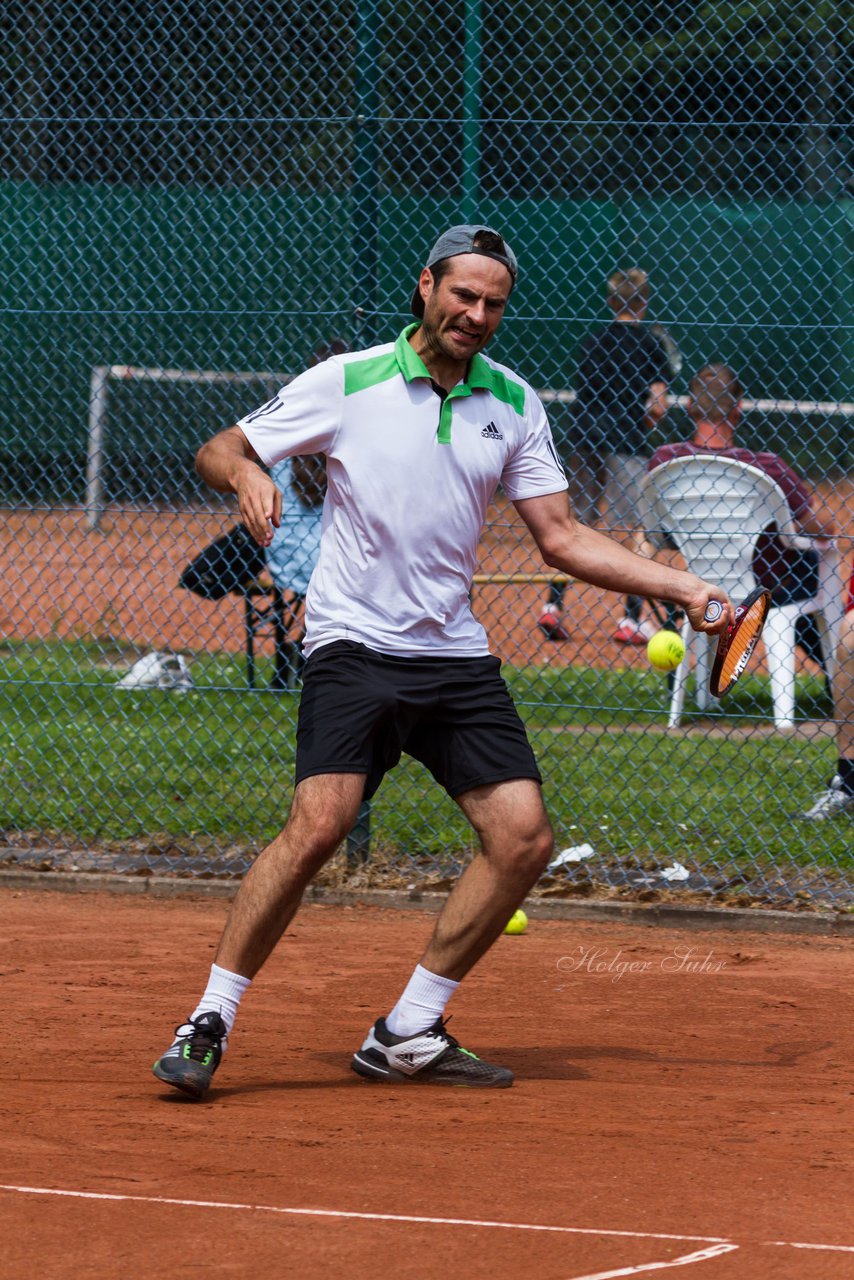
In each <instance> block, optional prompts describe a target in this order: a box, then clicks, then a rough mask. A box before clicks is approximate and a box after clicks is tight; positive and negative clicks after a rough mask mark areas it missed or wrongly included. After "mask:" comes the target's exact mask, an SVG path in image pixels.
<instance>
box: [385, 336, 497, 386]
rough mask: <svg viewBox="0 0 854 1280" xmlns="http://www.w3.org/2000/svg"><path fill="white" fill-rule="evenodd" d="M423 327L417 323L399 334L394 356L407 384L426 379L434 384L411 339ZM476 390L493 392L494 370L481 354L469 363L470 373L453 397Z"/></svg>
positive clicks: (459, 384)
mask: <svg viewBox="0 0 854 1280" xmlns="http://www.w3.org/2000/svg"><path fill="white" fill-rule="evenodd" d="M420 327H421V322H420V321H416V322H415V324H408V325H407V326H406V328H405V329H404V330H403V331H402V332H401V333H399V334H398V336H397V341H396V342H395V344H394V354H395V358H396V360H397V363H398V366H399V368H400V372H401V373H402V374H403V376H404V378H405V379H406V381H407V382H412V381H413V380H414V379H415V378H426V379H427V381H428V382H432V381H433V379H432V378H431V376H430V374H429V372H428V370H427V366H426V365H425V363H424V361H423V360H422V359H421V357H420V356H419V355H418V354H417V352H416V351H415V350H414V348H413V346H412V343H411V342H410V341H409V339H410V338H411V337H412V335H413V333H414V332H415V330H416V329H419V328H420ZM474 390H478V391H480V390H483V391H492V390H493V374H492V369H491V368H490V367H489V365H488V364H487V362H486V361H485V360H484V358H483V356H482V355H481V354H480V352H477V353H476V354H475V355H473V356H472V358H471V360H470V362H469V368H468V373H467V375H466V377H465V379H464V380H463V381H462V382H460V383H457V385H456V386H455V387H454V389H453V391H451V392H450V395H452V396H455V397H456V396H467V395H471V393H472V391H474Z"/></svg>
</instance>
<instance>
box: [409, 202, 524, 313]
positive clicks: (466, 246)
mask: <svg viewBox="0 0 854 1280" xmlns="http://www.w3.org/2000/svg"><path fill="white" fill-rule="evenodd" d="M481 231H488V232H490V234H491V235H494V236H498V238H499V240H500V241H501V243H502V244H503V245H504V252H503V253H497V252H495V250H493V249H481V248H480V246H479V245H476V244H475V239H476V238H477V236H479V235H480V233H481ZM461 253H479V254H481V256H482V257H485V258H494V259H495V261H496V262H502V263H503V264H504V266H505V267H506V268H507V270H508V271H509V272H510V274H511V276H512V277H513V283H514V284H515V283H516V277H517V275H518V274H519V264H518V262H517V261H516V255H515V253H514V252H513V250H512V249H511V248H510V246H509V244H508V243H507V241H506V240H505V239H504V237H503V236H502V235H501V233H500V232H499V231H494V230H493V229H492V227H482V226H472V225H470V224H469V223H465V224H464V225H463V226H460V227H451V228H450V230H449V231H444V232H443V233H442V235H440V236H439V239H438V240H437V241H436V243H435V244H434V245H433V248H432V249H431V250H430V254H429V256H428V258H427V261H426V262H425V263H424V266H425V267H433V266H435V265H436V263H437V262H442V261H443V260H444V259H445V258H456V257H458V256H459V255H460V254H461ZM412 314H413V315H414V316H417V317H418V319H419V320H420V319H421V317H422V316H423V315H424V300H423V298H422V297H421V291H420V289H419V288H418V286H417V285H416V287H415V292H414V294H413V295H412Z"/></svg>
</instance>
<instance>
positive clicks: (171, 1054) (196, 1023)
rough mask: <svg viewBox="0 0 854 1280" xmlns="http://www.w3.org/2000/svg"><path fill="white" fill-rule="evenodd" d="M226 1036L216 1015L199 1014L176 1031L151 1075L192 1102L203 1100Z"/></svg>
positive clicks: (225, 1030) (221, 1021) (222, 1025)
mask: <svg viewBox="0 0 854 1280" xmlns="http://www.w3.org/2000/svg"><path fill="white" fill-rule="evenodd" d="M227 1035H228V1030H227V1028H226V1025H225V1023H224V1022H223V1020H222V1018H221V1017H220V1015H219V1014H218V1013H213V1012H211V1013H200V1014H199V1016H198V1017H197V1018H188V1019H187V1021H186V1022H182V1023H181V1025H180V1026H179V1027H176V1028H175V1040H174V1042H173V1043H172V1044H170V1046H169V1048H168V1049H167V1050H166V1052H165V1053H164V1054H163V1056H162V1057H160V1058H158V1059H157V1061H156V1062H155V1064H154V1066H153V1067H152V1071H153V1072H154V1074H155V1075H156V1076H157V1079H158V1080H162V1081H163V1083H164V1084H171V1085H173V1086H174V1088H176V1089H180V1090H181V1092H182V1093H188V1094H189V1095H190V1097H191V1098H203V1097H204V1096H205V1094H206V1093H207V1091H208V1089H209V1088H210V1083H211V1080H212V1079H213V1074H214V1072H215V1071H216V1069H217V1067H218V1066H219V1063H220V1059H221V1058H222V1050H223V1041H224V1040H225V1039H226V1037H227Z"/></svg>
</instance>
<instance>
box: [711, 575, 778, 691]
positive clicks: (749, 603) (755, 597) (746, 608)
mask: <svg viewBox="0 0 854 1280" xmlns="http://www.w3.org/2000/svg"><path fill="white" fill-rule="evenodd" d="M759 600H762V601H764V604H763V608H762V616H761V617H760V619H759V626H758V627H757V628H756V634H755V635H754V636H753V638H752V639H751V640H750V641H749V643H748V645H747V647H746V648H745V650H744V653H743V654H742V655H741V657H740V658H739V659H738V662H737V663H736V665H735V667H734V669H733V671H732V673H731V674H730V676H729V678H728V680H727V681H726V683H725V684H722V683H721V679H722V675H723V668H724V663H725V662H726V659H727V654H728V653H729V651H730V649H731V648H732V643H733V641H734V640H735V637H736V636H737V635H738V632H739V631H740V629H741V627H742V625H743V624H744V622H745V621H746V619H747V618H748V616H749V615H750V611H751V609H753V606H754V605H755V604H756V603H757V602H758V601H759ZM770 608H771V592H770V591H769V590H768V589H767V587H755V588H754V590H753V591H751V592H750V594H749V595H748V596H746V597H745V599H744V600H742V602H741V604H740V605H739V606H738V607H737V608H736V611H735V622H734V623H733V625H732V626H731V627H729V628H728V629H727V630H726V631H724V632H721V635H720V636H719V638H718V648H717V653H716V654H715V660H714V662H713V663H712V674H711V676H710V678H709V692H710V693H711V694H712V696H713V697H715V698H722V697H723V696H724V694H726V693H729V691H730V689H731V688H732V686H733V685H734V684H735V683H736V681H737V680H738V679H739V678H740V677H741V676H742V675H743V674H744V671H745V668H746V667H747V664H748V663H749V662H750V659H751V658H752V656H753V651H754V649H755V648H756V646H757V644H758V643H759V639H760V637H761V635H762V630H763V628H764V626H765V620H766V618H767V617H768V610H769V609H770Z"/></svg>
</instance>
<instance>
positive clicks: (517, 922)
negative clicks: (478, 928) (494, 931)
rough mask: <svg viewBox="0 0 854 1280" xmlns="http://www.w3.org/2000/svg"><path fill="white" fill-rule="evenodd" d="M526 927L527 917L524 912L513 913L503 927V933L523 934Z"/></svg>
mask: <svg viewBox="0 0 854 1280" xmlns="http://www.w3.org/2000/svg"><path fill="white" fill-rule="evenodd" d="M527 927H528V917H527V916H526V915H525V912H524V911H514V912H513V914H512V916H511V917H510V919H509V920H508V921H507V923H506V925H505V926H504V932H505V933H524V932H525V930H526V929H527Z"/></svg>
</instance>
